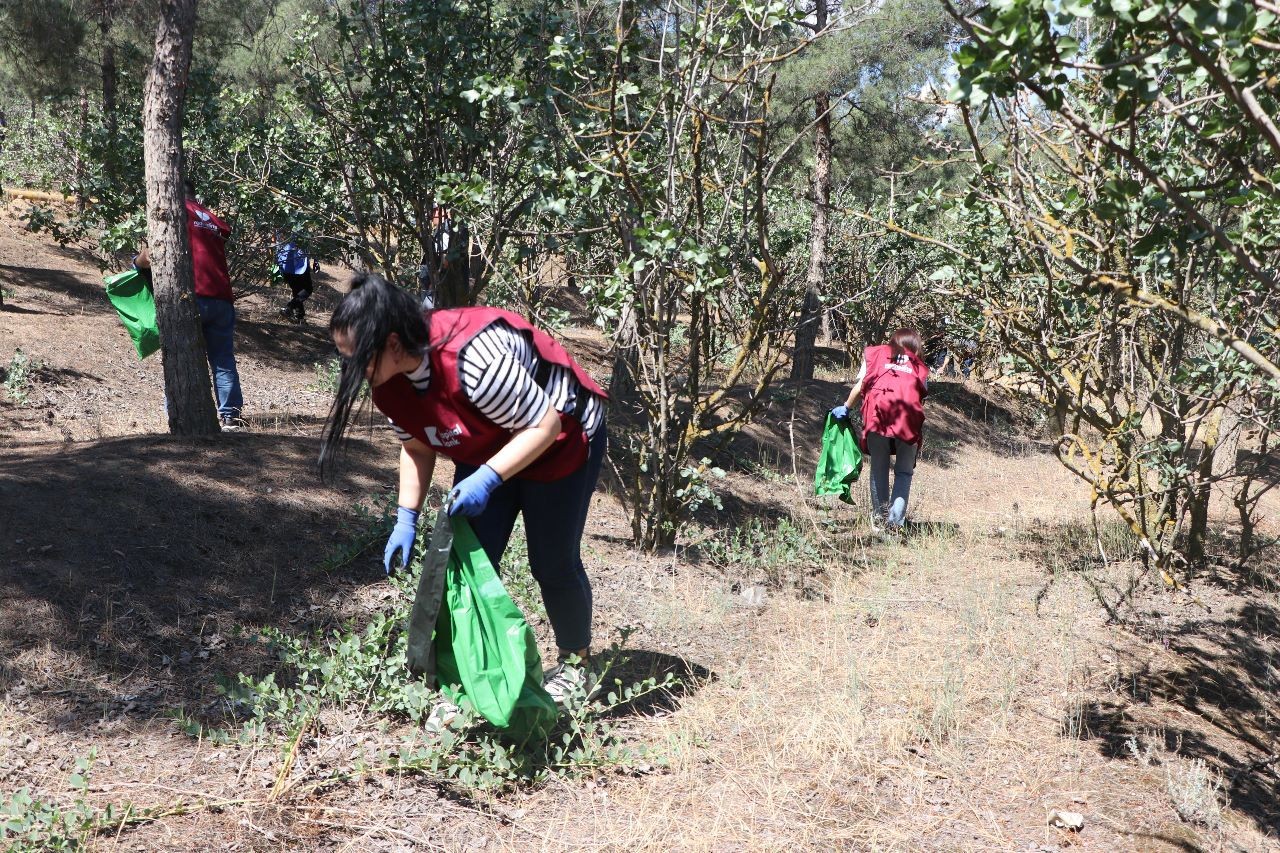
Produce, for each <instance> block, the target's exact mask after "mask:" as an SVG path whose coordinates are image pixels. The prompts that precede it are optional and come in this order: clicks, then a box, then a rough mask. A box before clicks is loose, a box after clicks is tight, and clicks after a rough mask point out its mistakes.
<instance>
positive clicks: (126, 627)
mask: <svg viewBox="0 0 1280 853" xmlns="http://www.w3.org/2000/svg"><path fill="white" fill-rule="evenodd" d="M316 449H317V447H316V439H314V438H310V437H307V438H298V437H291V436H282V435H252V434H239V435H233V436H222V437H220V438H217V439H208V440H181V439H174V438H170V437H156V436H142V437H132V438H125V439H117V440H112V441H104V442H96V443H93V444H84V445H69V446H67V445H60V446H57V447H51V446H28V447H25V448H19V449H18V450H16V451H5V452H0V660H3V661H4V666H3V668H0V695H7V696H8V697H9V699H10V700H13V701H16V700H18V699H20V698H21V697H23V696H29V695H33V694H35V695H39V694H44V695H46V696H48V695H55V696H58V697H60V698H61V699H62V700H63V705H64V707H65V708H67V713H66V714H65V719H64V720H63V721H62V722H63V724H65V725H68V726H73V725H76V724H77V723H80V724H83V723H84V722H86V721H88V720H91V719H98V718H100V717H105V716H107V709H108V708H112V707H115V708H118V707H127V708H128V710H129V712H130V713H133V714H137V715H143V716H149V715H150V714H151V713H152V712H153V711H154V710H158V709H162V708H172V707H176V706H180V705H187V704H193V703H198V702H200V701H202V700H207V699H208V697H209V695H210V694H211V693H212V690H213V682H214V676H215V675H216V674H217V673H222V672H228V671H230V672H236V671H240V670H242V669H243V670H248V669H249V668H250V663H251V661H252V660H256V659H258V658H259V657H260V656H261V650H260V649H256V648H254V643H253V641H252V638H245V639H243V640H239V639H237V637H236V634H237V632H238V629H239V627H240V626H254V625H267V624H275V625H284V624H286V623H287V624H292V625H293V626H294V627H295V628H297V627H304V628H305V627H309V626H313V625H316V624H319V623H322V622H323V621H324V619H325V617H326V614H327V612H328V608H326V606H325V603H326V602H327V601H328V600H329V596H331V595H333V594H334V592H335V591H336V590H338V589H339V588H340V587H343V586H344V585H345V587H347V588H349V587H350V586H351V585H352V584H360V583H370V582H374V581H377V580H380V579H381V578H382V572H381V570H380V569H379V568H378V567H377V566H376V565H375V564H376V562H377V561H376V559H375V558H374V557H369V558H368V559H366V560H363V561H361V560H359V559H355V560H353V561H351V562H349V563H347V564H345V565H344V566H342V567H340V568H338V569H336V570H335V571H333V572H330V573H326V572H324V571H322V570H320V569H319V568H318V567H320V566H321V565H322V564H323V563H324V562H325V560H326V558H328V557H330V556H331V555H332V554H334V553H335V551H337V550H339V549H340V548H341V547H342V546H343V545H344V544H346V543H347V542H349V541H350V539H351V537H352V535H353V532H352V530H351V529H350V528H349V520H350V519H351V517H352V512H351V508H352V506H353V504H354V503H355V502H356V501H357V500H358V499H361V498H362V497H364V496H365V495H368V494H369V493H371V492H374V491H379V490H383V491H385V490H386V489H387V488H389V486H390V483H389V482H388V481H389V475H388V474H387V471H388V470H390V469H389V466H388V464H387V461H386V460H384V459H380V458H379V456H378V452H377V450H376V449H375V448H374V447H373V446H372V445H370V444H369V443H366V442H362V441H355V442H352V443H351V449H350V452H349V454H348V459H347V463H348V464H347V466H346V470H345V473H344V474H343V475H342V476H341V477H340V479H339V481H338V482H337V483H336V488H335V489H332V490H330V489H328V487H325V486H323V485H322V484H321V483H320V481H319V479H318V478H317V477H316V476H314V474H313V473H312V472H313V467H312V461H313V460H314V459H315V453H316ZM299 623H301V626H299ZM55 722H56V721H55Z"/></svg>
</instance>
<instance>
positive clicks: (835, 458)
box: [813, 414, 862, 504]
mask: <svg viewBox="0 0 1280 853" xmlns="http://www.w3.org/2000/svg"><path fill="white" fill-rule="evenodd" d="M861 473H862V451H861V450H859V449H858V433H857V430H855V429H854V428H853V423H852V422H851V421H850V420H849V419H848V418H845V419H844V420H837V419H836V418H835V417H834V416H833V415H830V414H828V415H827V425H826V426H825V427H824V428H823V430H822V454H821V455H820V456H818V470H817V471H815V472H814V474H813V493H814V494H815V495H839V496H840V500H842V501H844V502H845V503H847V504H851V503H853V496H852V494H850V492H851V490H852V488H853V483H854V481H855V480H857V479H858V475H859V474H861Z"/></svg>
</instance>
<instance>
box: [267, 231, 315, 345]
mask: <svg viewBox="0 0 1280 853" xmlns="http://www.w3.org/2000/svg"><path fill="white" fill-rule="evenodd" d="M276 268H277V269H278V270H280V276H281V278H283V279H284V283H285V284H287V285H289V290H290V291H292V293H293V298H292V299H290V300H289V304H288V305H286V306H284V307H283V308H281V309H280V316H282V317H284V318H286V319H287V320H290V321H291V322H294V323H297V324H298V325H302V321H303V317H304V312H303V307H302V306H303V303H305V302H306V301H307V297H308V296H310V295H311V291H312V290H313V289H314V286H313V284H312V281H311V268H312V262H311V259H310V258H308V257H307V255H306V253H305V252H303V251H302V249H300V248H299V247H298V244H297V238H296V237H292V236H291V237H290V238H289V239H288V240H284V241H281V242H278V243H277V244H276Z"/></svg>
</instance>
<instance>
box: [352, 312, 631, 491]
mask: <svg viewBox="0 0 1280 853" xmlns="http://www.w3.org/2000/svg"><path fill="white" fill-rule="evenodd" d="M498 320H501V321H502V322H504V323H506V324H507V325H509V326H511V328H513V329H515V330H516V331H517V332H522V333H525V334H528V335H530V336H531V338H532V340H533V348H534V350H535V351H536V352H537V354H538V358H539V360H540V361H541V363H542V365H543V368H544V369H546V368H549V367H550V366H552V365H556V366H559V367H565V368H568V369H570V370H572V371H573V375H574V377H575V378H576V379H577V380H578V384H579V385H580V386H581V387H582V390H583V392H590V393H592V394H596V395H598V396H600V397H607V396H608V395H607V394H605V392H604V391H603V390H601V388H600V386H599V385H597V384H596V382H595V380H593V379H592V378H591V377H590V376H588V375H587V372H586V371H585V370H583V369H582V367H581V366H579V365H578V363H577V362H576V361H574V360H573V358H572V357H571V356H570V355H569V353H567V352H566V351H565V349H564V347H562V346H560V344H559V343H557V342H556V341H555V340H554V339H553V338H552V337H551V336H550V335H548V334H547V333H546V332H543V331H542V330H540V329H537V328H534V327H533V326H532V325H531V324H530V323H529V321H527V320H525V319H524V318H523V317H521V316H520V315H518V314H513V313H511V312H510V311H503V310H502V309H500V308H450V309H442V310H437V311H431V312H429V313H428V314H427V325H428V335H429V340H430V341H431V344H430V348H429V350H428V353H427V357H428V358H429V359H430V360H431V384H430V386H429V387H428V389H427V390H426V391H425V392H422V393H419V392H418V390H417V389H416V388H414V387H413V383H412V382H410V381H409V378H408V377H407V376H405V375H404V374H403V373H399V374H396V375H395V376H393V377H392V378H391V379H388V380H387V381H386V382H384V383H382V384H381V385H379V386H378V387H377V388H374V389H373V404H374V405H375V406H377V407H378V410H379V411H381V412H382V413H383V414H384V415H386V416H387V417H388V418H390V419H391V421H392V422H393V423H394V424H395V425H396V426H398V427H400V429H402V430H404V431H405V432H407V433H409V435H411V436H413V437H414V438H416V439H418V440H419V441H421V442H422V443H423V444H426V445H427V446H429V447H431V448H432V449H433V450H435V451H436V452H437V453H443V454H444V455H445V456H448V457H449V458H450V459H452V460H454V461H455V462H461V463H463V464H464V465H476V466H480V465H484V464H485V463H486V462H488V461H489V460H490V459H491V458H493V455H494V454H495V453H497V452H498V451H499V450H501V449H502V448H503V447H504V446H506V444H507V442H508V441H510V440H511V432H510V431H509V430H506V429H503V428H502V427H500V426H498V425H497V424H495V423H494V422H493V421H491V420H489V419H488V418H487V417H485V415H484V414H482V413H481V412H480V410H479V409H477V408H476V407H475V404H473V403H472V402H471V401H470V400H468V399H467V395H466V392H464V391H463V390H462V375H461V369H460V367H461V366H460V365H459V363H458V355H459V354H460V353H461V352H462V350H463V348H464V347H465V346H466V345H467V343H468V342H470V341H471V339H472V338H474V337H475V336H476V335H477V334H479V333H480V332H482V331H484V330H485V329H486V328H487V327H488V326H490V325H491V324H493V323H494V322H496V321H498ZM534 379H535V381H537V382H538V384H539V385H541V386H543V387H545V377H543V376H535V377H534ZM586 459H587V437H586V434H585V433H583V431H582V423H581V422H580V420H579V418H578V416H577V414H576V413H572V412H571V413H568V414H565V413H561V414H560V434H559V435H557V436H556V440H555V443H554V444H552V445H551V446H550V447H549V448H547V450H546V452H545V453H543V454H542V455H541V456H539V457H538V458H537V459H536V460H535V461H534V462H533V464H531V465H529V467H527V468H525V469H524V470H523V471H521V472H520V473H518V474H516V476H517V477H520V478H522V479H526V480H537V481H539V482H546V481H549V480H558V479H560V478H561V477H565V476H567V475H569V474H572V473H573V472H574V471H576V470H578V468H580V467H581V466H582V463H583V462H585V461H586Z"/></svg>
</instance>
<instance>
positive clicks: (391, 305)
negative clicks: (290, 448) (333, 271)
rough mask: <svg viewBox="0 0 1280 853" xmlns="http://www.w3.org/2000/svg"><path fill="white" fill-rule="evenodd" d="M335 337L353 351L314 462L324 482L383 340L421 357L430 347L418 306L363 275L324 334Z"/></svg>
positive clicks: (401, 292) (400, 292)
mask: <svg viewBox="0 0 1280 853" xmlns="http://www.w3.org/2000/svg"><path fill="white" fill-rule="evenodd" d="M334 332H343V333H345V334H346V335H347V336H348V337H349V338H350V339H351V341H352V344H353V345H354V350H353V352H352V353H351V356H350V357H348V358H343V359H342V371H341V373H340V374H339V377H338V392H337V394H336V395H335V396H334V398H333V404H332V405H330V407H329V416H328V418H326V419H325V425H324V431H323V432H322V433H321V436H320V458H319V460H318V463H319V466H320V474H321V476H322V477H324V478H326V479H328V477H329V475H330V474H331V473H332V471H333V465H334V462H335V461H336V460H337V457H338V455H339V451H340V450H341V447H342V443H343V437H344V436H345V435H346V432H347V425H348V424H349V423H350V422H351V417H352V415H353V414H354V413H355V411H356V410H357V409H359V408H360V400H361V398H362V396H363V392H364V384H365V376H364V374H365V370H366V369H367V368H368V367H369V365H370V364H371V363H372V364H373V365H374V370H375V371H377V369H378V360H379V359H380V358H381V357H382V349H383V347H385V346H386V345H387V338H388V337H390V336H391V333H392V332H394V333H395V334H397V335H398V336H399V337H400V343H401V344H402V345H403V346H404V347H405V349H406V350H408V351H410V352H416V353H422V354H424V355H425V354H426V352H427V347H428V343H429V341H428V336H427V318H426V315H425V314H424V312H423V310H422V305H421V303H419V302H418V300H417V299H416V298H415V297H413V296H412V295H410V294H409V293H408V292H407V291H404V290H401V289H400V288H399V287H396V286H395V285H394V284H391V283H390V282H389V281H387V280H386V279H385V278H383V277H382V276H380V275H378V274H377V273H368V272H362V273H356V274H355V275H354V276H352V277H351V289H350V290H349V291H348V292H347V295H346V296H344V297H343V298H342V301H341V302H339V303H338V307H337V308H335V309H334V310H333V317H332V318H330V320H329V333H330V334H333V333H334Z"/></svg>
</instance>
